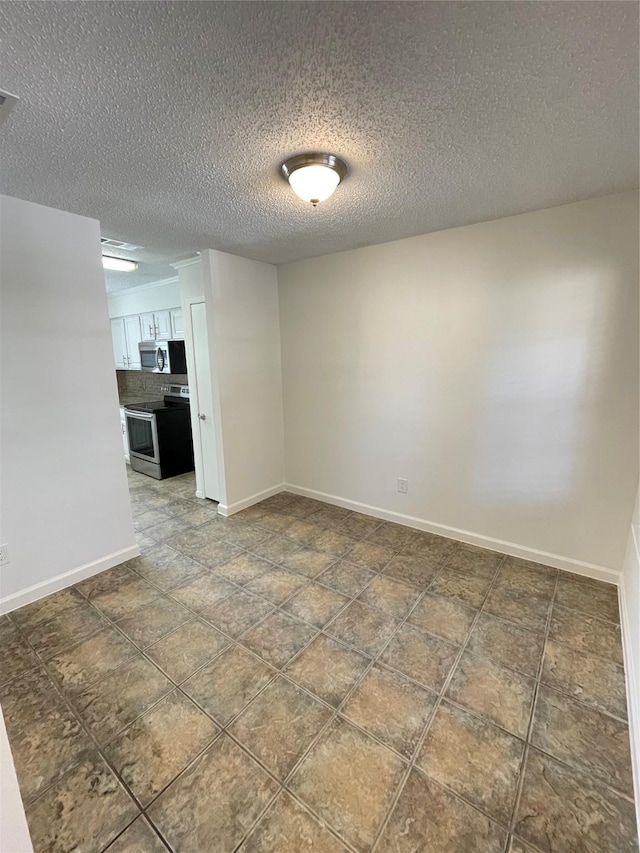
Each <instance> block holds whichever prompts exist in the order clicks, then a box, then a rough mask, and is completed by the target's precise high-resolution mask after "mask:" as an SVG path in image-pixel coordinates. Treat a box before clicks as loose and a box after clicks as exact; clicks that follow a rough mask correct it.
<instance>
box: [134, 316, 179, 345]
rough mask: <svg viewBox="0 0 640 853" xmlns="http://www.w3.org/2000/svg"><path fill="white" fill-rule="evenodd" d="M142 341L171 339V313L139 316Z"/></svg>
mask: <svg viewBox="0 0 640 853" xmlns="http://www.w3.org/2000/svg"><path fill="white" fill-rule="evenodd" d="M140 325H141V327H142V340H143V341H156V340H157V341H166V340H169V339H170V338H171V311H154V312H150V313H148V314H140Z"/></svg>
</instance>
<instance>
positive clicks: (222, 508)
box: [218, 483, 292, 516]
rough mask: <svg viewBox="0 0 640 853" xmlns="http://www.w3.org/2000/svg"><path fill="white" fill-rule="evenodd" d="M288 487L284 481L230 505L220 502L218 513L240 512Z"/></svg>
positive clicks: (230, 513)
mask: <svg viewBox="0 0 640 853" xmlns="http://www.w3.org/2000/svg"><path fill="white" fill-rule="evenodd" d="M286 488H287V487H286V486H285V484H284V483H280V485H279V486H271V488H270V489H264V490H263V491H261V492H256V493H255V495H249V497H248V498H244V499H243V500H241V501H236V503H234V504H229V506H226V505H225V504H218V513H219V515H224V516H229V515H234V513H236V512H240V510H242V509H246V508H247V507H249V506H253V505H254V504H257V503H260V501H264V500H266V499H267V498H270V497H271V496H272V495H279V494H280V492H284V491H285V489H286ZM290 491H292V490H290Z"/></svg>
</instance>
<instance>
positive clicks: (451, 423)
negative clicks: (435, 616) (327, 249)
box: [279, 192, 638, 578]
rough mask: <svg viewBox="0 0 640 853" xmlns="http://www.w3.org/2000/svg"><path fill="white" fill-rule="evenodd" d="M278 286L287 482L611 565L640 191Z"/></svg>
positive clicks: (623, 493)
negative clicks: (403, 485) (401, 486)
mask: <svg viewBox="0 0 640 853" xmlns="http://www.w3.org/2000/svg"><path fill="white" fill-rule="evenodd" d="M279 289H280V322H281V327H282V353H283V376H284V411H285V447H286V479H287V482H288V483H290V484H292V485H293V486H295V487H299V488H300V489H302V490H306V491H307V492H308V493H312V494H320V495H324V496H329V499H330V500H335V501H337V502H338V501H342V502H343V503H344V502H347V503H348V504H349V505H351V506H355V507H357V506H358V505H362V506H366V507H368V508H369V511H370V510H371V508H373V509H374V511H376V512H379V514H380V513H382V514H386V516H387V517H394V516H393V514H394V513H395V514H398V519H399V520H403V519H404V520H405V521H406V522H408V523H413V524H416V525H418V526H424V527H426V528H427V529H433V530H437V531H439V532H442V533H444V534H445V535H451V536H453V537H455V538H461V539H467V540H468V541H475V542H478V543H479V544H485V545H486V546H487V547H494V548H496V549H498V550H503V551H510V552H511V553H522V554H525V555H528V556H530V557H532V558H537V559H540V560H541V561H542V562H549V563H551V564H554V565H559V566H561V567H563V568H568V569H574V570H576V571H579V570H585V571H588V572H589V573H590V574H595V575H598V574H599V576H601V577H610V578H614V577H616V574H615V573H617V572H619V571H620V569H621V566H622V561H623V557H624V543H625V540H626V535H627V530H628V526H629V520H630V516H631V510H632V506H633V499H634V495H635V491H636V487H637V483H638V440H637V439H638V360H637V348H638V195H637V192H629V193H624V194H620V195H614V196H608V197H604V198H600V199H594V200H590V201H585V202H580V203H578V204H572V205H566V206H563V207H556V208H553V209H549V210H542V211H538V212H534V213H529V214H524V215H521V216H513V217H509V218H506V219H501V220H497V221H494V222H485V223H481V224H478V225H472V226H468V227H464V228H456V229H452V230H449V231H442V232H439V233H433V234H427V235H424V236H421V237H415V238H412V239H408V240H401V241H398V242H394V243H388V244H384V245H378V246H371V247H369V248H365V249H358V250H354V251H349V252H343V253H340V254H335V255H329V256H324V257H320V258H317V259H313V260H309V261H302V262H299V263H294V264H289V265H285V266H283V267H280V268H279ZM399 477H402V478H407V479H408V493H407V494H399V493H398V491H397V479H398V478H399ZM365 511H367V510H365ZM597 567H603V568H604V569H605V571H604V572H599V570H598V568H597ZM606 570H611V572H612V573H613V574H608V572H607V571H606Z"/></svg>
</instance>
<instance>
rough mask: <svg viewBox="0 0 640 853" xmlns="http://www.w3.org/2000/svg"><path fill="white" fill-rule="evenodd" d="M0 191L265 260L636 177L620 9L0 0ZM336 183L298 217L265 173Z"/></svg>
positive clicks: (164, 241) (517, 208)
mask: <svg viewBox="0 0 640 853" xmlns="http://www.w3.org/2000/svg"><path fill="white" fill-rule="evenodd" d="M0 88H3V89H6V90H9V91H11V92H14V93H15V94H17V95H19V96H20V102H19V104H17V105H16V106H15V108H14V109H13V111H12V113H11V115H10V116H9V117H8V119H7V121H6V122H5V123H4V124H3V125H2V127H1V128H0V191H2V192H4V193H6V194H9V195H15V196H19V197H21V198H25V199H28V200H32V201H37V202H40V203H42V204H47V205H51V206H54V207H58V208H62V209H65V210H70V211H74V212H77V213H81V214H85V215H89V216H94V217H97V218H99V219H100V220H101V222H102V231H103V234H105V235H106V236H109V237H113V238H116V239H124V240H128V241H131V242H133V243H137V244H140V245H142V246H144V247H145V249H146V252H145V256H144V257H145V260H148V261H156V262H161V261H167V260H169V259H173V258H175V257H177V256H184V254H185V253H187V252H192V251H194V250H199V249H204V248H218V249H223V250H225V251H229V252H233V253H236V254H240V255H244V256H246V257H251V258H257V259H260V260H265V261H269V262H272V263H282V262H285V261H290V260H294V259H299V258H305V257H311V256H314V255H321V254H325V253H327V252H334V251H339V250H342V249H349V248H352V247H355V246H361V245H365V244H370V243H378V242H384V241H387V240H393V239H396V238H399V237H405V236H409V235H414V234H420V233H425V232H428V231H433V230H437V229H442V228H448V227H451V226H456V225H463V224H467V223H470V222H477V221H481V220H487V219H493V218H496V217H500V216H506V215H509V214H514V213H519V212H523V211H526V210H532V209H536V208H543V207H548V206H551V205H556V204H562V203H565V202H570V201H575V200H578V199H581V198H585V197H589V196H596V195H601V194H605V193H610V192H617V191H620V190H623V189H627V188H630V187H634V186H637V184H638V6H637V4H635V3H627V2H602V3H600V2H563V3H560V2H551V3H546V2H519V3H515V2H513V3H503V2H496V3H494V2H469V3H464V2H463V3H460V2H454V3H449V2H430V3H428V2H425V3H385V2H378V3H370V2H355V3H351V2H344V3H342V2H341V3H332V2H318V3H304V2H302V3H277V2H266V3H263V2H259V3H253V2H238V3H236V2H226V3H198V2H186V3H164V2H141V3H136V2H117V3H112V2H100V3H93V2H88V3H82V2H62V3H56V2H47V3H39V2H36V3H29V2H18V3H13V2H2V3H0ZM305 149H320V150H328V151H331V152H334V153H336V154H339V155H340V156H341V157H343V158H344V159H345V160H346V161H347V162H348V163H349V165H350V167H351V174H350V176H349V177H348V178H347V180H346V181H345V183H344V184H343V185H342V186H341V187H339V188H338V190H337V191H336V193H335V195H334V196H333V198H331V199H330V200H329V201H327V202H325V203H324V204H321V205H320V206H319V207H318V208H317V209H316V210H313V209H312V208H311V207H307V206H305V205H304V204H303V203H302V202H300V201H299V200H298V199H297V198H296V197H295V196H294V195H293V193H292V192H291V191H290V189H289V188H288V187H287V186H286V184H285V183H284V181H282V180H281V179H280V177H279V175H278V166H279V164H280V161H281V160H282V159H283V158H284V157H286V156H288V155H291V154H294V153H296V152H301V151H304V150H305Z"/></svg>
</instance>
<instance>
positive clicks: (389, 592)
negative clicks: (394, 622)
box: [358, 575, 420, 619]
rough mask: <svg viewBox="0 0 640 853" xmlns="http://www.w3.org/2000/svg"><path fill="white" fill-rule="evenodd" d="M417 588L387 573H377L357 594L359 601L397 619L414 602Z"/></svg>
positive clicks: (417, 592)
mask: <svg viewBox="0 0 640 853" xmlns="http://www.w3.org/2000/svg"><path fill="white" fill-rule="evenodd" d="M419 595H420V592H419V590H417V589H416V588H415V587H414V586H410V585H409V584H406V583H403V582H402V581H399V580H396V579H395V578H392V577H390V576H388V575H377V576H376V577H375V578H374V579H373V580H372V581H371V583H370V584H369V586H367V587H365V589H364V590H363V591H362V592H361V593H360V595H359V596H358V598H359V600H360V601H363V602H364V603H365V604H370V605H371V607H377V608H378V610H384V612H385V613H390V614H391V616H396V617H397V618H398V619H401V618H402V617H404V616H405V615H406V614H407V612H408V611H409V610H410V608H411V607H412V606H413V605H414V604H415V602H416V600H417V598H418V596H419Z"/></svg>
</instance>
